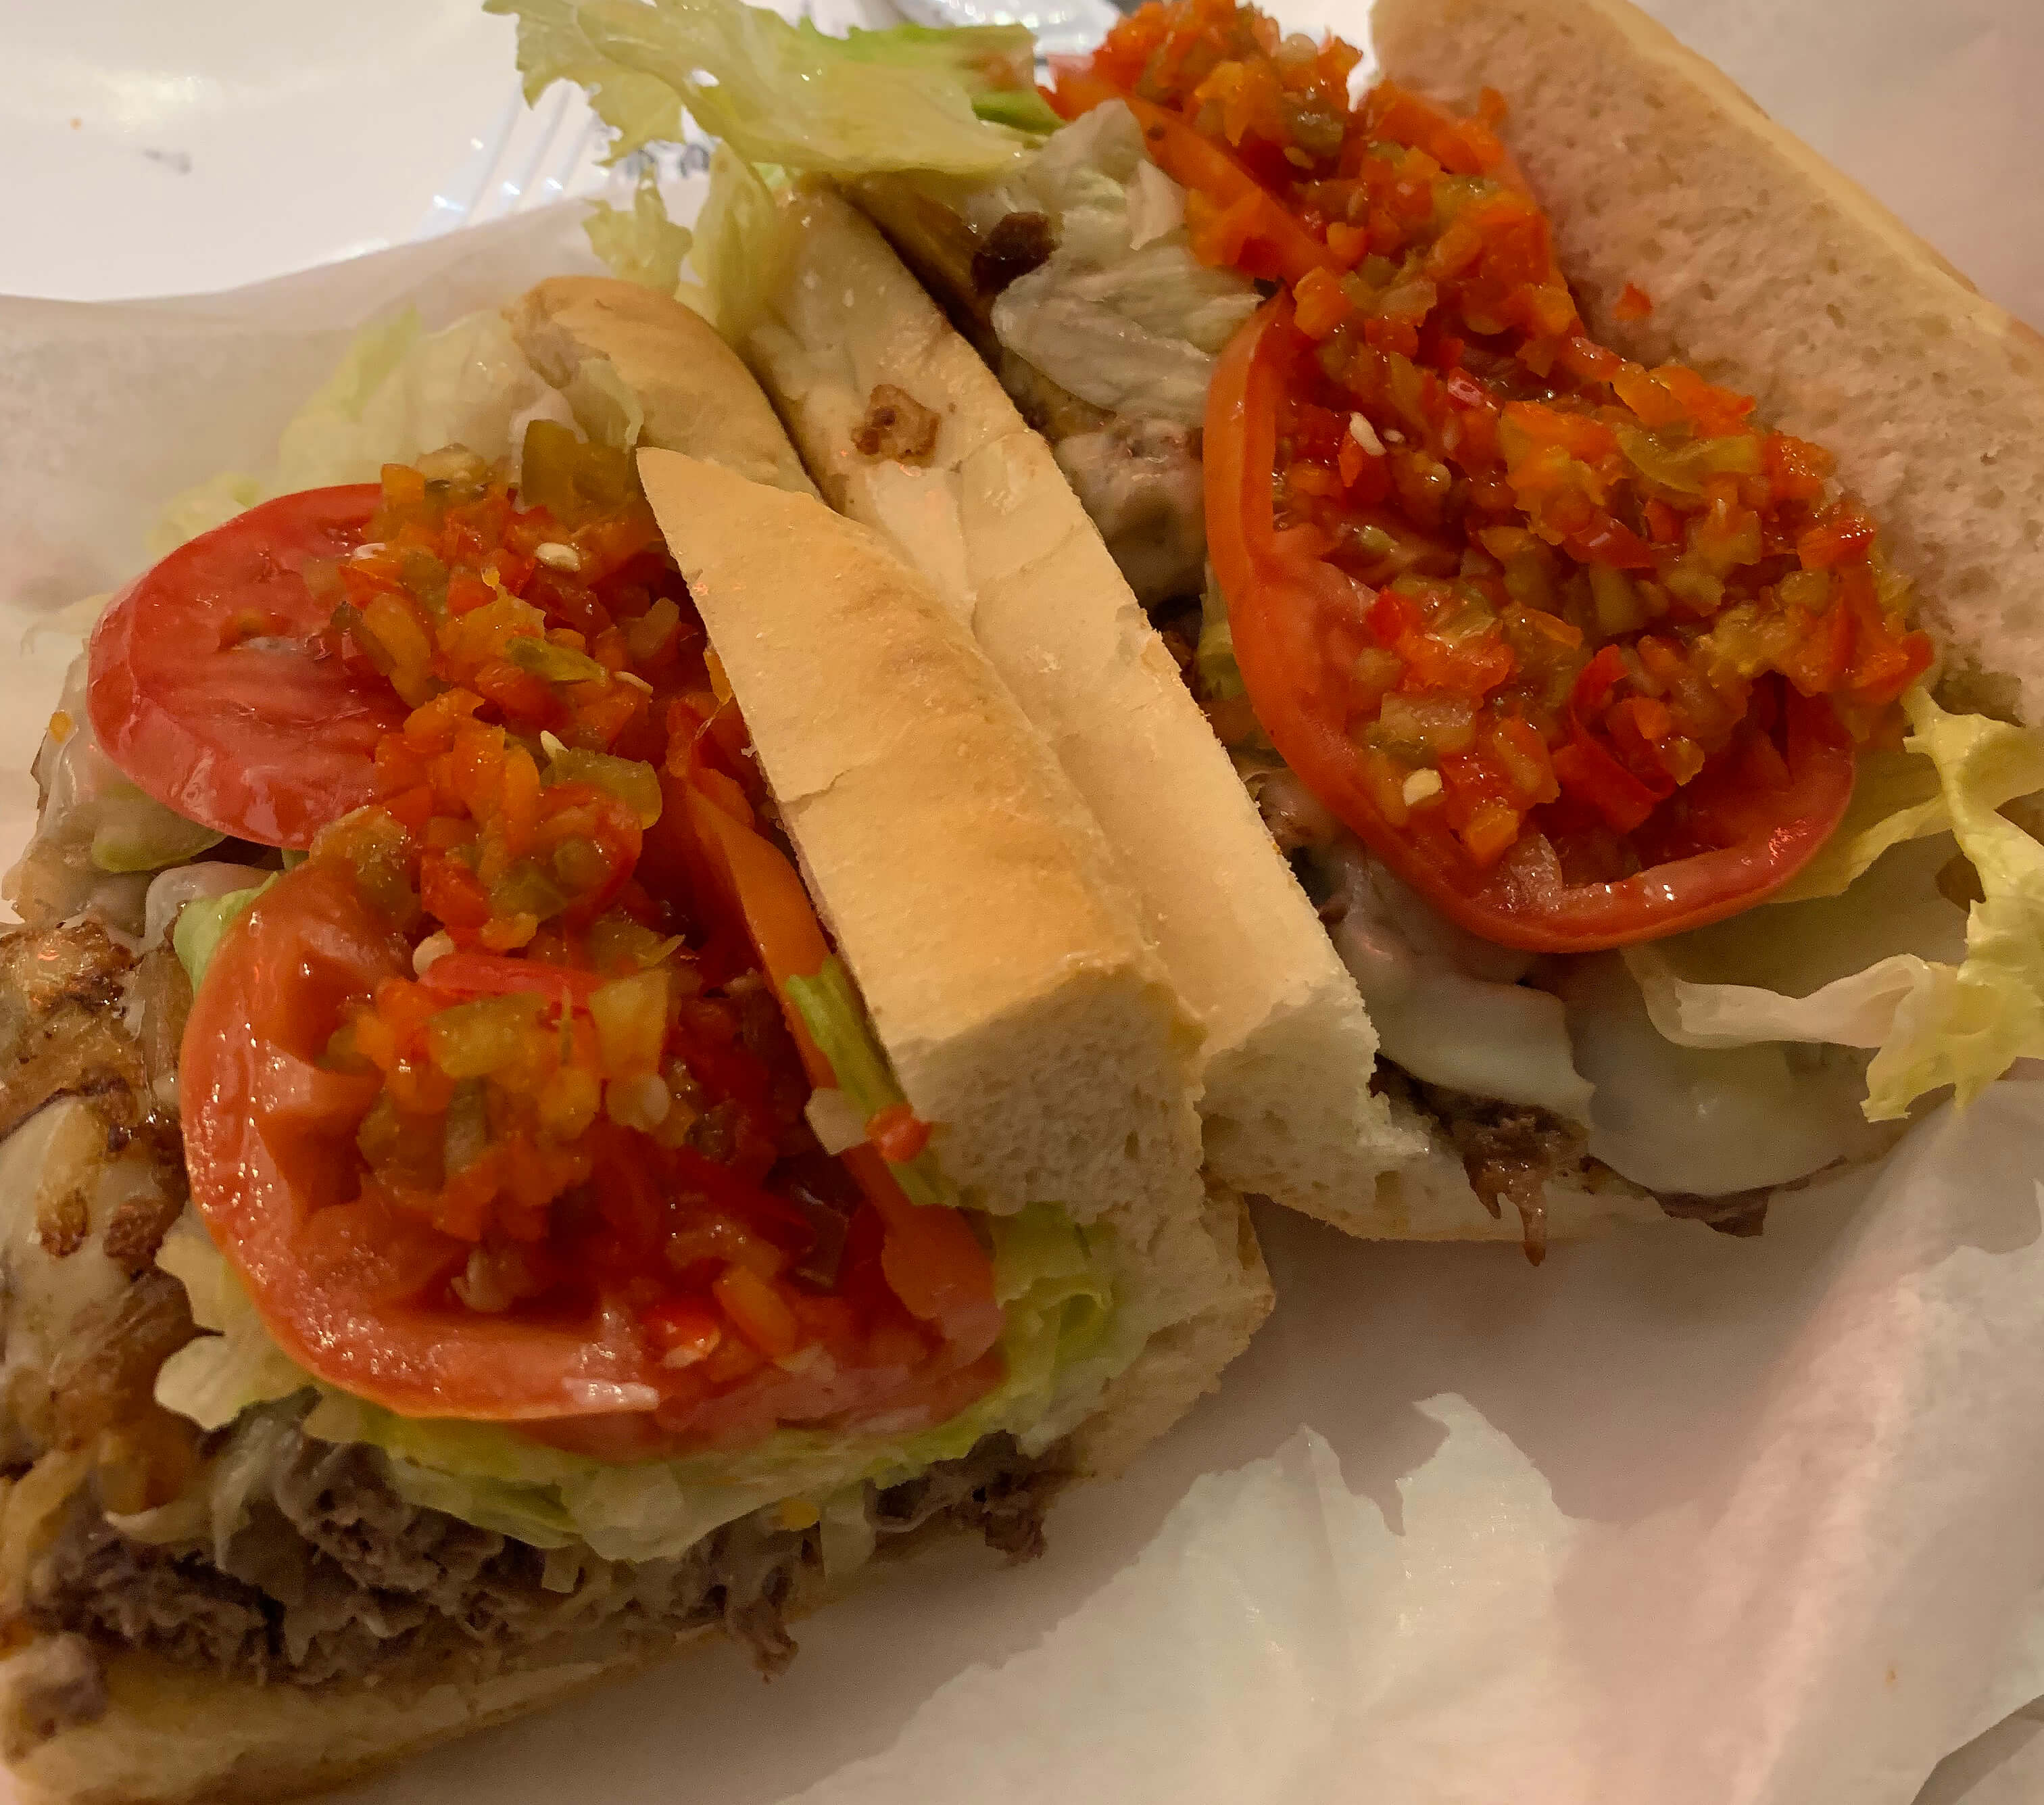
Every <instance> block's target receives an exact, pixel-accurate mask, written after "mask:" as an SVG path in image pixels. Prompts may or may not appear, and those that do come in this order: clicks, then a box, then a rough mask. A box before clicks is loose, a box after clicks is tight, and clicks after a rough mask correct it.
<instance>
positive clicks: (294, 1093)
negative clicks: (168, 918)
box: [179, 862, 652, 1422]
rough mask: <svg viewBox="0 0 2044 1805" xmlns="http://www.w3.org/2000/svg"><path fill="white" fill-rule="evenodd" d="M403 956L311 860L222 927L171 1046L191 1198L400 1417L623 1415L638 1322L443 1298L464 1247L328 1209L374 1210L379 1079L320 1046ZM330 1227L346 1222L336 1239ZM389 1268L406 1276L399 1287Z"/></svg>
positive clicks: (256, 1287)
mask: <svg viewBox="0 0 2044 1805" xmlns="http://www.w3.org/2000/svg"><path fill="white" fill-rule="evenodd" d="M406 954H407V949H406V947H405V942H404V941H403V940H402V938H401V937H399V936H398V935H397V934H395V933H393V932H392V931H391V930H390V929H388V928H387V927H386V926H384V924H383V923H382V921H381V919H380V918H378V916H377V915H376V914H375V913H374V912H373V911H372V910H371V909H370V907H369V906H368V905H367V903H365V902H364V901H363V899H362V897H361V895H360V893H359V891H357V890H356V888H355V884H354V881H353V879H352V878H351V877H350V876H348V875H347V873H346V872H344V870H340V869H337V868H335V867H334V866H332V865H329V864H323V863H319V862H315V863H313V864H308V865H304V866H302V867H301V868H299V869H298V870H297V871H294V872H290V873H288V874H286V876H283V877H282V878H280V879H279V880H278V881H277V883H275V885H273V886H272V887H271V888H270V889H269V890H268V891H266V892H265V893H264V894H263V896H261V897H260V898H259V899H257V901H256V902H255V904H254V905H253V906H252V907H251V908H250V909H249V910H248V914H246V915H244V917H243V918H241V920H240V921H239V922H236V924H235V926H234V927H233V928H232V929H230V930H229V933H228V935H227V937H225V939H224V940H223V941H222V942H221V945H220V948H219V949H218V950H217V952H216V953H214V955H213V964H212V966H211V967H210V968H209V969H208V971H207V972H206V981H205V983H202V985H200V987H199V990H198V995H197V997H196V998H194V1000H193V1004H192V1012H191V1016H190V1021H189V1022H188V1024H187V1025H186V1030H185V1037H184V1041H183V1048H182V1049H181V1053H180V1058H179V1078H180V1083H179V1089H180V1092H181V1095H182V1097H183V1104H182V1110H181V1114H182V1116H183V1128H184V1137H185V1158H186V1164H187V1166H188V1167H189V1168H190V1176H191V1195H192V1202H193V1203H194V1206H195V1207H196V1208H197V1209H198V1213H199V1215H200V1217H201V1218H202V1219H203V1220H204V1222H206V1226H207V1228H208V1230H209V1231H210V1232H211V1233H212V1235H213V1240H214V1241H215V1242H216V1244H217V1245H219V1246H220V1248H221V1249H222V1251H223V1252H224V1253H225V1254H226V1255H227V1257H228V1259H229V1260H230V1261H231V1262H232V1264H233V1266H234V1268H235V1270H236V1272H238V1273H239V1274H240V1277H241V1280H242V1281H243V1283H244V1284H246V1285H247V1287H248V1291H249V1294H250V1295H251V1296H252V1298H253V1299H255V1306H256V1308H257V1309H258V1310H259V1312H260V1313H261V1314H262V1317H263V1322H264V1323H265V1325H266V1326H267V1327H268V1329H269V1330H270V1333H271V1335H272V1336H273V1337H275V1339H276V1341H277V1342H278V1343H279V1345H280V1346H282V1349H284V1351H285V1352H286V1353H288V1354H289V1355H290V1357H291V1358H292V1359H293V1360H296V1361H297V1362H298V1364H300V1365H301V1366H302V1367H304V1368H305V1369H306V1370H307V1371H308V1372H311V1373H312V1374H313V1375H314V1376H316V1377H317V1378H319V1379H321V1380H325V1381H326V1383H328V1384H331V1385H333V1386H335V1387H338V1388H339V1389H340V1390H342V1391H348V1392H350V1393H352V1394H353V1395H355V1396H356V1397H359V1398H366V1399H369V1400H370V1401H371V1403H378V1404H381V1405H382V1406H383V1407H385V1408H386V1409H388V1410H391V1411H396V1412H398V1414H401V1415H405V1416H459V1417H461V1418H466V1419H467V1420H470V1421H478V1422H535V1421H544V1420H547V1419H549V1418H560V1417H567V1416H578V1415H583V1414H590V1413H591V1412H593V1411H610V1410H615V1409H616V1407H617V1392H616V1391H615V1389H614V1387H617V1386H620V1385H645V1384H650V1383H651V1379H652V1373H651V1368H650V1360H649V1357H648V1355H647V1350H645V1349H644V1348H643V1346H641V1345H640V1343H639V1341H638V1339H637V1337H636V1334H632V1333H630V1332H627V1334H625V1335H624V1336H620V1335H619V1334H616V1333H614V1332H611V1331H610V1330H609V1326H608V1325H606V1324H605V1322H602V1321H601V1320H596V1321H591V1322H587V1323H579V1324H574V1325H570V1326H558V1327H556V1326H545V1325H540V1324H536V1323H533V1322H524V1321H520V1320H517V1319H515V1318H509V1317H490V1316H481V1315H478V1314H476V1313H474V1312H473V1311H470V1310H463V1309H461V1308H459V1307H455V1306H451V1305H449V1304H447V1303H444V1302H441V1301H439V1300H438V1299H437V1298H436V1295H435V1294H436V1292H438V1291H440V1287H441V1285H442V1284H444V1280H446V1279H447V1278H448V1277H449V1276H451V1275H452V1274H453V1273H454V1272H456V1271H458V1270H459V1268H460V1265H461V1263H462V1261H463V1260H464V1259H465V1258H466V1257H467V1245H466V1243H463V1242H460V1241H455V1240H454V1239H452V1238H451V1237H445V1236H442V1235H440V1234H439V1233H437V1232H436V1231H435V1230H432V1228H431V1227H429V1226H427V1225H425V1223H423V1222H420V1221H418V1220H417V1219H416V1218H409V1217H407V1216H404V1215H401V1214H399V1213H398V1212H395V1211H386V1212H383V1213H382V1214H378V1216H377V1218H376V1219H375V1221H374V1222H367V1221H364V1222H361V1223H360V1224H359V1230H360V1232H355V1230H356V1229H357V1227H358V1225H356V1224H355V1223H353V1222H350V1221H349V1220H348V1219H346V1218H343V1219H342V1220H341V1221H340V1222H337V1223H336V1222H330V1220H329V1219H330V1218H336V1217H340V1216H341V1215H342V1213H343V1212H344V1211H347V1210H357V1209H360V1208H363V1207H364V1206H361V1205H358V1204H356V1203H354V1202H352V1198H353V1196H354V1193H355V1180H354V1176H353V1175H354V1174H355V1172H357V1171H358V1170H359V1164H360V1162H359V1157H358V1156H357V1154H356V1153H355V1145H354V1133H355V1124H356V1123H357V1122H359V1120H360V1119H361V1117H362V1114H363V1111H364V1110H366V1109H367V1107H368V1105H369V1103H371V1100H372V1099H374V1097H375V1093H376V1089H377V1087H378V1079H377V1078H375V1077H374V1076H369V1077H352V1076H344V1075H342V1074H340V1073H337V1072H328V1071H326V1070H325V1069H323V1068H321V1066H320V1064H319V1063H318V1061H319V1058H320V1056H321V1053H322V1051H323V1050H324V1049H325V1045H326V1041H327V1039H328V1037H329V1036H330V1035H331V1034H332V1031H333V1030H334V1029H335V1028H336V1026H339V1024H340V1014H341V1009H342V1006H343V1004H344V1003H345V1002H347V1001H348V999H350V998H351V997H359V996H362V995H366V994H367V993H368V992H369V991H372V990H373V989H374V988H375V985H376V983H377V982H378V979H382V978H386V977H393V976H402V975H405V973H406V972H409V959H408V957H407V956H406ZM315 1224H317V1227H315V1226H314V1225H315ZM336 1230H348V1231H349V1232H348V1233H346V1234H344V1235H342V1236H341V1237H340V1239H339V1241H338V1242H337V1241H336ZM372 1267H373V1268H374V1270H373V1271H371V1270H370V1268H372ZM391 1274H399V1275H401V1276H403V1277H404V1279H405V1281H406V1283H405V1289H404V1291H402V1292H401V1293H398V1294H396V1295H394V1293H393V1291H392V1290H391V1288H390V1286H389V1285H388V1284H386V1283H385V1282H384V1281H385V1280H386V1278H387V1276H389V1275H391Z"/></svg>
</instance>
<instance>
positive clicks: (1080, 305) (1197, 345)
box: [993, 101, 1261, 426]
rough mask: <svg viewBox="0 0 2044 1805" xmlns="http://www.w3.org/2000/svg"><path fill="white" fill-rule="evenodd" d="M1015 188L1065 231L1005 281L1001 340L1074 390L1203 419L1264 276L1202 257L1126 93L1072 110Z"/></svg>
mask: <svg viewBox="0 0 2044 1805" xmlns="http://www.w3.org/2000/svg"><path fill="white" fill-rule="evenodd" d="M1013 187H1015V188H1016V190H1019V191H1025V192H1026V194H1027V196H1028V200H1029V201H1030V202H1033V203H1034V204H1035V206H1039V207H1040V208H1041V209H1042V210H1043V212H1044V213H1046V214H1048V215H1049V216H1050V217H1051V221H1053V222H1054V224H1055V226H1056V228H1057V248H1056V249H1055V251H1053V252H1051V256H1050V257H1049V259H1048V260H1047V261H1045V262H1044V263H1043V264H1039V265H1038V266H1037V267H1035V269H1033V270H1031V271H1029V272H1028V274H1027V275H1022V276H1020V277H1018V278H1017V279H1016V280H1015V281H1013V282H1012V283H1009V285H1008V287H1006V288H1005V289H1004V290H1003V291H1001V298H1000V299H999V300H997V301H996V302H994V304H993V330H994V333H995V336H996V337H998V338H999V339H1000V341H1001V344H1003V345H1005V347H1007V348H1008V349H1009V350H1010V351H1012V352H1015V353H1016V356H1020V357H1022V358H1024V359H1026V360H1028V362H1029V363H1030V364H1033V365H1034V366H1035V368H1037V369H1039V370H1040V371H1043V374H1044V375H1047V376H1048V377H1049V378H1050V379H1051V380H1052V381H1053V382H1055V383H1058V385H1059V386H1060V387H1062V388H1064V389H1066V390H1067V391H1070V393H1071V394H1075V395H1078V396H1080V397H1081V398H1083V399H1085V400H1087V401H1089V402H1093V403H1094V404H1095V405H1096V406H1101V407H1105V408H1108V409H1110V410H1116V411H1120V412H1125V413H1130V414H1139V415H1145V416H1149V417H1152V418H1161V419H1166V420H1171V421H1177V422H1178V424H1180V425H1187V426H1197V425H1199V424H1200V423H1201V421H1202V420H1203V419H1204V418H1205V413H1206V398H1207V389H1208V386H1209V385H1210V384H1211V383H1212V379H1213V370H1214V361H1215V359H1216V356H1218V355H1219V353H1220V351H1221V349H1222V348H1223V347H1224V346H1225V345H1226V344H1227V343H1228V340H1229V339H1230V338H1231V337H1233V336H1234V334H1235V329H1236V328H1237V327H1238V326H1239V325H1241V324H1242V322H1243V321H1244V320H1246V319H1247V318H1248V317H1249V316H1250V315H1251V314H1253V313H1254V311H1255V310H1256V308H1257V305H1258V301H1259V300H1260V298H1261V297H1260V296H1259V295H1258V293H1257V291H1256V287H1255V284H1254V283H1252V282H1251V281H1250V280H1249V279H1247V277H1246V276H1243V275H1240V274H1239V273H1238V272H1237V271H1233V270H1222V269H1210V268H1208V267H1206V266H1205V265H1204V264H1201V262H1200V261H1199V260H1198V259H1197V258H1196V257H1195V256H1193V252H1192V244H1191V241H1190V240H1189V237H1187V235H1186V233H1185V227H1184V224H1183V221H1184V217H1185V210H1184V202H1183V197H1182V196H1181V194H1179V192H1178V188H1177V187H1176V185H1175V184H1174V183H1173V182H1172V181H1171V179H1170V177H1169V176H1167V175H1165V174H1164V173H1163V171H1162V170H1160V169H1158V167H1156V165H1155V164H1153V163H1151V161H1150V160H1149V159H1148V157H1147V156H1145V155H1144V154H1143V128H1142V127H1141V126H1140V125H1138V124H1137V123H1136V121H1135V114H1133V113H1131V111H1130V110H1128V108H1127V107H1126V106H1123V105H1122V104H1121V103H1120V102H1119V101H1116V102H1111V103H1109V104H1108V105H1107V106H1097V107H1095V108H1094V109H1093V111H1091V112H1090V113H1088V114H1085V115H1084V116H1083V117H1080V118H1078V119H1075V120H1074V121H1072V123H1071V124H1070V125H1066V127H1064V128H1063V129H1062V130H1061V131H1059V132H1058V133H1057V134H1056V136H1055V137H1052V138H1051V140H1050V141H1049V142H1048V143H1047V144H1045V145H1044V146H1043V148H1042V150H1040V151H1039V152H1037V153H1036V155H1035V156H1034V157H1032V158H1031V159H1030V160H1029V161H1028V165H1027V166H1026V167H1024V169H1023V170H1022V171H1020V173H1019V175H1017V177H1016V179H1015V181H1014V183H1013Z"/></svg>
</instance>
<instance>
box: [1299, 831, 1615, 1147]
mask: <svg viewBox="0 0 2044 1805" xmlns="http://www.w3.org/2000/svg"><path fill="white" fill-rule="evenodd" d="M1328 862H1329V864H1330V865H1331V868H1332V869H1333V870H1334V872H1335V876H1336V882H1337V891H1336V895H1337V899H1338V906H1339V909H1340V911H1341V913H1340V916H1339V919H1338V920H1337V921H1336V922H1335V924H1334V926H1333V928H1332V930H1331V931H1332V933H1333V937H1334V943H1335V950H1336V951H1337V952H1338V953H1340V954H1341V956H1342V963H1343V964H1345V965H1347V967H1348V968H1349V971H1350V973H1351V975H1352V976H1354V979H1355V982H1356V987H1357V988H1358V990H1360V991H1362V999H1363V1001H1364V1002H1365V1003H1366V1004H1368V1005H1369V1007H1370V1020H1371V1022H1374V1024H1375V1025H1376V1027H1377V1036H1378V1038H1379V1040H1380V1041H1381V1045H1382V1049H1383V1054H1384V1056H1385V1058H1386V1059H1389V1060H1392V1061H1393V1063H1394V1064H1397V1065H1400V1066H1402V1067H1404V1069H1405V1070H1406V1071H1408V1072H1411V1073H1412V1076H1414V1077H1416V1078H1418V1079H1420V1080H1423V1081H1424V1082H1426V1083H1429V1084H1442V1085H1446V1086H1447V1087H1450V1089H1453V1090H1457V1091H1467V1092H1468V1093H1469V1094H1470V1095H1472V1096H1477V1097H1492V1098H1496V1099H1498V1100H1499V1101H1500V1102H1503V1103H1527V1104H1531V1105H1534V1106H1537V1107H1539V1108H1540V1109H1544V1110H1551V1111H1552V1112H1553V1113H1554V1114H1556V1115H1558V1116H1562V1117H1565V1118H1567V1119H1568V1120H1569V1121H1571V1122H1585V1123H1587V1122H1589V1119H1590V1085H1589V1083H1588V1082H1587V1081H1586V1080H1585V1079H1584V1078H1583V1076H1581V1074H1580V1073H1579V1072H1577V1070H1576V1068H1575V1064H1574V1062H1573V1057H1572V1055H1571V1053H1570V1049H1569V1030H1568V1022H1567V1018H1566V1014H1565V1012H1564V1010H1563V1009H1562V1004H1561V1002H1560V1000H1559V999H1557V998H1555V997H1552V996H1550V995H1548V994H1547V993H1546V991H1539V990H1534V989H1531V988H1530V987H1528V986H1527V985H1525V984H1523V983H1520V981H1519V980H1520V979H1521V978H1523V976H1525V975H1526V972H1527V970H1528V968H1530V967H1531V964H1532V959H1531V955H1529V954H1527V953H1517V952H1514V951H1512V949H1510V948H1508V947H1501V946H1493V945H1491V944H1490V942H1489V941H1483V940H1479V939H1477V937H1476V936H1475V935H1473V934H1470V933H1464V932H1463V931H1462V929H1460V928H1458V927H1456V926H1454V924H1453V923H1451V922H1447V921H1446V920H1444V919H1443V918H1442V917H1440V916H1439V915H1438V914H1435V912H1434V911H1433V910H1431V909H1430V908H1429V907H1428V906H1427V905H1426V904H1425V903H1423V902H1422V901H1421V900H1420V899H1419V898H1418V897H1417V896H1416V895H1414V894H1413V893H1412V891H1410V890H1409V889H1408V888H1407V887H1406V886H1405V885H1404V884H1403V883H1400V881H1399V879H1397V878H1396V877H1394V876H1393V875H1392V874H1391V872H1389V871H1388V870H1386V869H1385V867H1383V866H1382V865H1381V864H1378V863H1377V861H1376V860H1374V859H1373V858H1371V857H1370V855H1369V854H1368V853H1367V852H1364V851H1363V849H1362V848H1361V847H1360V846H1358V845H1357V844H1356V843H1355V842H1354V841H1352V840H1344V841H1343V842H1341V843H1340V844H1339V845H1338V846H1337V847H1336V848H1335V849H1333V850H1332V851H1331V852H1330V853H1329V854H1328Z"/></svg>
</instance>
